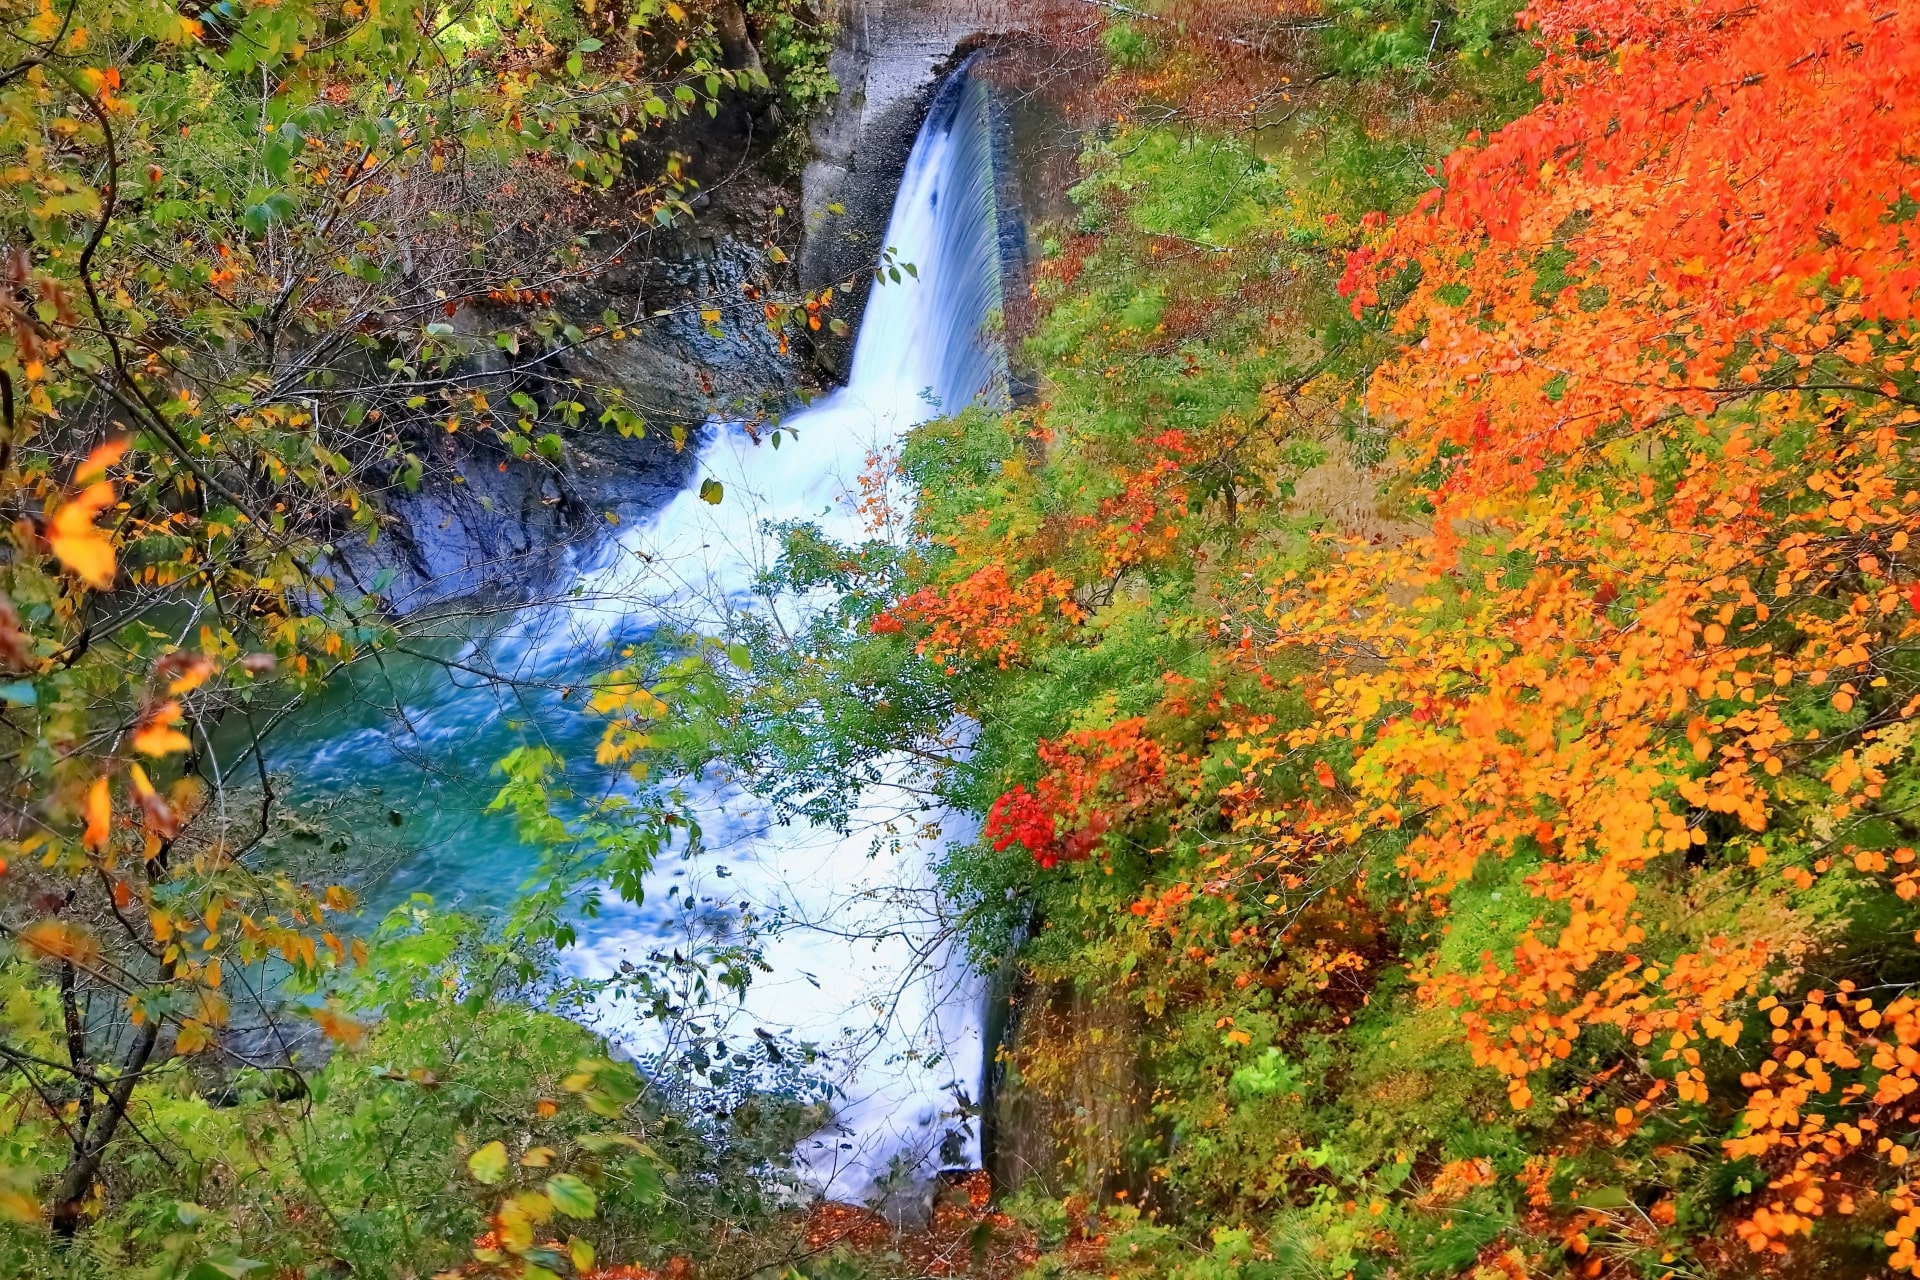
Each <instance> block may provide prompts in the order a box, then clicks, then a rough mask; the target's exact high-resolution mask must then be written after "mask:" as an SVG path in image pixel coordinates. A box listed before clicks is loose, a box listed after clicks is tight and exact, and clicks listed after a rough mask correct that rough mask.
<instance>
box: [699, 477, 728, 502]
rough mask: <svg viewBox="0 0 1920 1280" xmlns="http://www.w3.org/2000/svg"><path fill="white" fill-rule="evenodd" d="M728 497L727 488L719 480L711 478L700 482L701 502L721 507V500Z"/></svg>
mask: <svg viewBox="0 0 1920 1280" xmlns="http://www.w3.org/2000/svg"><path fill="white" fill-rule="evenodd" d="M726 496H727V490H726V487H725V486H724V485H722V484H721V483H720V482H719V481H718V480H715V479H712V478H711V477H709V478H708V479H705V480H702V481H701V482H700V501H702V502H706V503H711V504H712V505H714V506H716V507H717V506H719V505H720V500H721V499H722V498H724V497H726Z"/></svg>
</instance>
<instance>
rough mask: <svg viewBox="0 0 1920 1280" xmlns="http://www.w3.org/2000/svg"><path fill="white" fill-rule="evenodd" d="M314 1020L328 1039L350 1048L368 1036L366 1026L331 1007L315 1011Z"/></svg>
mask: <svg viewBox="0 0 1920 1280" xmlns="http://www.w3.org/2000/svg"><path fill="white" fill-rule="evenodd" d="M313 1020H314V1022H315V1023H317V1024H319V1027H320V1030H321V1032H322V1033H323V1034H325V1036H326V1037H327V1039H329V1040H331V1041H333V1042H334V1043H335V1044H343V1045H346V1046H347V1047H348V1048H352V1047H353V1046H355V1045H357V1044H359V1043H360V1042H361V1041H362V1040H364V1039H366V1036H367V1028H366V1024H364V1023H360V1022H355V1021H354V1020H353V1019H352V1018H349V1017H347V1016H346V1015H345V1014H344V1013H341V1012H340V1011H339V1010H338V1009H335V1008H333V1007H332V1006H330V1005H329V1006H325V1007H322V1008H319V1009H315V1010H313Z"/></svg>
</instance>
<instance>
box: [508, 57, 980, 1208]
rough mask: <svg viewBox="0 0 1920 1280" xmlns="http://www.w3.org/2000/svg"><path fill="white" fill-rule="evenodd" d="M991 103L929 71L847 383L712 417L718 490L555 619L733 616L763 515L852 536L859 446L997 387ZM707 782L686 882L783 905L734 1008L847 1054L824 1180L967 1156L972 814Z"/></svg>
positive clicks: (534, 633)
mask: <svg viewBox="0 0 1920 1280" xmlns="http://www.w3.org/2000/svg"><path fill="white" fill-rule="evenodd" d="M989 107H990V104H989V101H988V98H987V94H986V90H985V89H984V87H983V86H982V85H980V84H979V83H977V82H975V81H973V80H972V79H971V78H970V77H968V76H967V74H966V73H965V71H964V70H962V71H961V72H958V73H956V74H955V75H954V76H953V77H952V78H950V79H949V81H948V82H947V83H946V84H945V86H943V88H942V90H941V92H940V93H939V95H938V97H937V99H936V101H935V103H934V105H933V108H932V110H931V112H930V114H929V117H928V120H927V122H926V124H925V126H924V127H923V128H922V130H921V133H920V136H919V138H918V140H917V141H916V143H915V145H914V148H913V152H912V155H911V157H910V159H909V160H908V162H907V168H906V172H905V176H904V177H903V179H902V182H901V186H900V192H899V195H898V197H897V199H896V201H895V204H894V209H893V213H892V217H891V220H890V222H889V225H888V228H887V247H888V249H889V250H890V251H891V259H892V261H893V262H894V263H896V264H900V265H902V266H903V267H904V265H905V264H911V265H912V267H913V271H912V272H907V271H905V270H904V269H903V270H902V271H901V273H900V274H901V278H900V279H899V280H898V281H895V280H893V279H892V278H891V273H888V275H887V277H886V278H883V279H881V280H880V281H879V282H878V283H876V285H875V286H874V288H873V291H872V295H871V298H870V300H869V302H868V304H867V310H866V315H865V318H864V320H863V322H862V324H861V327H860V331H859V334H858V337H857V340H856V343H855V348H854V355H853V361H852V365H851V376H850V378H849V380H848V383H847V385H846V387H845V388H843V389H841V390H839V391H836V392H834V393H833V394H831V395H829V396H826V397H824V398H822V399H821V400H819V401H817V402H815V403H814V404H813V405H812V406H810V407H809V408H808V409H806V410H805V411H804V412H801V413H799V414H796V415H794V416H792V417H791V418H789V419H788V420H787V421H786V422H785V423H783V424H782V434H783V436H786V437H788V438H787V439H786V442H785V444H784V446H783V447H782V448H780V449H778V450H776V449H774V448H772V447H770V445H769V444H768V443H767V442H766V441H765V440H761V441H759V442H755V441H754V440H752V439H750V438H749V437H748V435H747V434H746V433H745V432H744V431H742V430H740V429H738V428H737V427H727V428H724V429H720V430H719V431H717V433H716V435H715V437H714V438H713V439H712V440H711V441H710V442H709V443H708V444H707V445H706V446H705V447H704V449H703V451H702V455H701V468H702V471H703V472H704V473H705V476H706V477H708V478H712V479H716V480H719V481H720V482H721V483H722V485H723V486H724V492H725V498H724V501H723V502H722V503H720V504H719V505H717V506H715V505H712V504H709V503H707V502H704V501H702V500H701V499H700V498H699V496H698V494H697V492H696V491H689V492H685V493H682V494H681V495H679V497H678V498H676V499H675V500H674V501H673V502H672V503H671V504H669V505H668V506H667V507H666V508H665V509H664V510H663V511H661V513H660V514H659V516H658V517H657V518H656V519H654V520H653V521H651V522H649V523H648V524H647V525H645V526H643V527H642V528H640V529H639V530H637V531H635V532H633V533H631V534H629V535H628V536H626V537H624V538H623V539H622V549H623V551H624V554H623V555H621V556H618V557H616V558H615V559H614V560H613V561H612V562H609V563H607V564H605V565H604V566H603V567H602V568H600V569H599V570H597V571H596V572H595V573H594V574H592V575H589V581H587V582H586V583H585V584H584V585H585V587H586V590H585V592H584V595H585V596H586V597H588V598H590V599H592V600H595V601H598V602H601V603H600V604H598V605H597V606H596V607H595V608H594V609H593V610H592V611H591V614H590V616H595V617H597V619H598V625H597V626H595V625H592V624H589V627H588V630H589V632H594V631H599V632H600V635H599V636H595V635H592V634H588V635H584V636H583V635H582V634H580V631H579V628H580V626H581V625H582V617H581V616H580V615H579V614H578V613H576V612H569V614H568V616H566V617H565V618H564V620H562V619H557V618H550V619H548V625H550V624H551V623H552V622H561V623H562V625H564V626H565V628H566V630H567V635H566V636H565V640H566V642H567V643H569V644H577V643H579V642H580V641H582V640H588V641H591V640H594V639H596V638H603V637H604V635H605V634H606V631H605V630H602V628H606V629H612V628H618V627H621V626H631V625H632V623H633V622H634V621H635V619H634V618H633V616H632V614H631V613H630V612H628V611H627V609H625V608H622V607H620V606H619V605H618V604H617V603H616V602H621V601H631V600H632V599H634V597H635V594H636V591H638V592H640V593H642V594H647V593H649V592H650V593H651V594H652V596H653V598H654V599H655V601H656V603H657V607H658V609H659V616H660V617H663V618H664V617H668V616H671V617H673V618H674V620H675V621H676V622H678V623H680V624H681V625H686V624H688V623H692V624H695V625H699V626H703V627H708V628H712V627H720V626H724V624H725V615H726V614H727V613H728V612H729V611H731V610H733V609H737V608H751V607H755V602H754V591H753V588H754V582H755V577H756V575H757V574H758V573H759V572H760V570H762V569H763V568H764V567H766V566H767V565H768V564H769V563H770V562H771V560H772V558H773V557H774V556H775V555H776V554H777V550H778V547H777V543H776V542H775V540H774V539H772V538H771V537H769V536H768V534H767V533H766V531H765V526H766V525H767V524H768V523H769V522H774V523H777V522H781V521H790V520H808V521H812V522H814V523H816V524H818V525H820V526H822V528H823V530H824V531H825V532H826V533H827V534H828V535H829V536H837V537H841V538H845V539H849V540H857V539H859V538H861V537H863V536H865V534H866V530H865V529H864V528H863V524H862V517H861V516H860V515H859V513H858V512H857V510H856V504H857V499H858V493H859V489H858V477H859V476H860V474H861V472H862V471H863V470H864V469H865V468H866V466H867V463H868V459H869V457H870V455H871V454H873V453H875V452H878V451H884V450H887V449H890V448H892V447H893V446H895V445H896V444H897V443H898V442H899V440H900V437H901V435H902V434H903V433H904V432H905V431H907V430H908V429H909V428H911V427H913V426H914V425H916V424H917V423H920V422H924V421H926V420H927V419H929V418H932V417H934V416H936V415H938V414H941V413H951V412H956V411H958V410H959V409H961V408H963V407H965V406H967V405H969V404H973V403H977V402H986V403H1004V400H1005V398H1006V395H1007V364H1006V356H1005V351H1004V347H1003V346H1002V345H1001V343H1000V341H999V340H998V338H997V336H996V335H995V334H994V333H993V332H992V328H993V326H992V317H993V314H994V312H995V309H996V308H998V306H999V305H1000V300H1001V279H1000V256H999V255H1000V242H999V226H998V220H997V213H996V207H995V185H994V164H993V135H992V128H991V119H990V110H989ZM636 574H638V575H641V576H642V577H644V579H645V580H646V582H648V583H651V584H652V585H651V587H648V586H646V585H643V584H642V583H641V582H638V581H635V580H634V577H635V575H636ZM663 579H664V580H665V581H667V582H670V583H671V586H670V587H669V588H668V590H667V593H666V595H665V596H662V594H661V586H662V582H663ZM789 603H790V604H791V605H792V607H794V608H798V609H804V608H805V605H804V603H803V602H789ZM776 607H778V606H776ZM530 621H531V620H530ZM540 625H541V624H539V623H535V624H534V626H533V627H532V628H531V629H529V630H527V631H524V632H523V633H522V640H521V643H523V644H525V645H526V647H527V650H528V656H529V657H531V656H534V655H535V654H536V653H537V652H538V651H540V650H545V649H550V648H551V646H552V645H553V644H554V643H555V642H556V641H557V640H559V639H560V638H561V637H559V636H557V635H550V634H542V633H541V631H540V630H539V627H540ZM895 776H897V775H895ZM705 799H706V805H705V808H706V815H705V817H704V818H703V826H704V828H705V831H706V842H707V845H708V847H709V848H713V849H718V850H720V851H721V853H720V855H719V857H720V858H721V860H722V861H724V863H725V865H724V867H715V866H712V865H708V863H709V860H707V859H698V860H694V862H693V863H691V864H686V865H682V866H679V867H677V868H676V869H675V873H676V874H679V875H682V876H683V877H685V879H684V880H683V884H685V885H686V887H688V888H690V889H693V890H695V891H696V892H697V891H698V890H699V888H700V886H701V884H702V883H704V885H705V887H706V888H707V889H709V890H714V891H717V892H719V893H722V894H726V895H730V896H731V897H733V898H734V899H736V900H740V899H744V900H746V901H749V902H752V903H753V904H754V905H755V907H756V908H757V909H758V910H760V911H762V912H770V913H774V914H776V915H777V916H778V917H779V918H781V919H783V920H784V921H786V924H785V926H784V927H783V928H782V929H781V930H780V931H779V932H778V933H777V934H776V936H775V937H774V938H773V939H772V940H771V941H770V943H769V945H768V946H767V949H766V958H767V960H768V961H769V963H770V964H771V966H772V970H773V972H772V973H771V974H770V975H767V976H764V977H762V978H761V979H759V980H758V981H757V982H756V984H755V985H754V987H753V988H752V989H751V991H750V992H749V993H748V995H747V997H746V1000H745V1003H744V1007H743V1008H742V1010H741V1011H740V1014H739V1017H741V1018H744V1019H749V1020H752V1021H754V1022H756V1023H758V1024H760V1025H764V1026H769V1027H777V1028H780V1029H782V1030H785V1031H787V1032H790V1033H791V1034H793V1035H795V1036H796V1037H798V1038H800V1039H804V1040H813V1041H816V1042H818V1043H820V1044H822V1045H823V1046H826V1047H829V1048H830V1049H833V1050H835V1052H833V1053H832V1054H831V1058H832V1060H833V1061H834V1062H835V1064H836V1066H837V1068H838V1069H839V1070H840V1071H841V1072H842V1073H843V1075H842V1078H841V1079H840V1081H839V1085H840V1088H841V1096H840V1097H839V1099H838V1100H837V1102H836V1107H835V1114H836V1123H835V1126H834V1127H833V1128H831V1129H829V1130H828V1131H826V1132H824V1133H822V1134H821V1135H818V1136H817V1137H816V1138H815V1139H813V1140H812V1141H811V1142H809V1143H807V1144H805V1145H804V1146H803V1148H802V1150H801V1152H800V1153H799V1154H800V1159H801V1164H802V1168H803V1170H804V1171H805V1173H806V1174H807V1175H808V1177H809V1180H810V1181H812V1182H813V1183H814V1184H815V1185H816V1186H818V1187H819V1188H821V1189H822V1190H823V1191H824V1192H826V1193H827V1194H828V1195H830V1196H834V1197H838V1198H849V1199H865V1198H869V1197H870V1196H871V1195H873V1194H874V1192H875V1191H876V1188H879V1187H881V1186H882V1185H883V1184H884V1185H896V1184H897V1180H900V1179H901V1178H902V1176H903V1175H904V1177H905V1180H906V1181H908V1182H912V1181H913V1180H914V1179H915V1177H916V1175H919V1176H921V1177H924V1175H926V1174H928V1173H930V1172H932V1170H933V1168H934V1167H935V1166H936V1165H941V1164H948V1163H953V1162H956V1161H957V1162H961V1163H965V1162H971V1161H975V1160H977V1159H978V1150H979V1148H978V1133H977V1126H975V1125H974V1124H972V1123H971V1122H970V1120H969V1119H968V1118H967V1117H966V1115H965V1114H964V1107H965V1105H966V1104H968V1103H970V1102H974V1101H977V1100H978V1098H979V1096H980V1086H981V1075H982V1070H983V1041H982V1028H981V1018H980V1015H981V1001H982V996H983V993H982V989H981V986H980V984H979V982H978V980H977V979H976V978H975V977H974V976H973V975H972V974H971V973H970V972H969V971H968V969H967V968H966V966H965V964H964V961H963V960H962V959H961V958H959V957H958V956H956V955H953V954H950V951H951V946H950V944H949V942H948V941H947V939H946V935H945V934H944V933H943V931H942V929H941V921H940V910H939V905H938V902H937V900H936V896H935V894H934V890H933V887H932V880H931V875H930V872H929V864H930V861H931V859H932V858H933V857H934V856H935V855H936V854H937V851H938V846H939V844H940V842H942V841H945V840H952V839H955V838H968V837H970V836H971V834H972V832H971V830H970V829H968V828H967V826H966V824H967V822H968V821H969V820H968V819H966V818H964V817H963V816H960V815H954V814H931V815H930V814H927V813H924V812H921V811H919V809H918V801H913V800H910V801H908V802H907V803H904V804H902V803H897V802H895V801H894V799H893V797H892V796H891V795H889V794H887V789H886V788H885V787H882V788H879V789H876V792H875V793H870V794H869V795H868V796H867V797H865V798H864V799H863V802H862V803H861V805H860V806H859V810H858V812H857V814H856V817H855V823H854V831H853V834H852V835H851V836H840V835H836V834H835V833H834V832H832V831H829V830H825V829H821V828H812V827H806V826H798V825H796V826H791V827H782V826H779V825H776V824H775V823H773V822H772V821H771V819H770V816H769V814H768V813H767V811H766V810H765V808H764V807H763V806H761V805H759V804H758V803H756V802H753V801H752V800H751V799H750V798H748V797H745V796H743V795H742V794H740V793H738V792H731V791H730V792H725V793H714V794H710V795H709V796H707V797H705ZM930 819H931V820H932V828H937V829H938V831H939V834H938V835H931V834H930V831H931V829H932V828H930V826H929V823H930ZM715 874H721V875H724V876H725V877H726V878H725V880H724V881H719V882H716V881H715V880H714V879H713V878H712V877H713V876H714V875H715ZM649 914H650V913H649V912H648V911H647V909H645V908H642V909H639V910H637V911H635V910H626V911H623V910H614V911H612V912H610V913H609V914H608V915H607V916H605V917H603V918H602V920H601V921H600V922H598V923H597V924H596V925H595V926H594V928H593V931H592V934H591V936H589V937H588V939H587V940H586V942H585V943H584V944H583V945H581V946H580V947H578V948H577V949H576V951H575V952H574V955H575V963H576V964H577V965H579V967H580V969H581V971H582V972H583V974H585V975H586V976H603V975H605V974H608V973H611V972H612V970H613V969H614V967H615V966H617V965H618V963H619V961H620V960H621V958H622V956H623V953H625V952H628V951H638V952H641V953H644V952H646V951H649V950H652V949H653V948H655V947H656V946H658V945H659V943H660V941H661V940H662V937H661V933H660V931H659V928H658V927H657V924H656V922H655V921H654V920H652V919H649V918H648V916H649Z"/></svg>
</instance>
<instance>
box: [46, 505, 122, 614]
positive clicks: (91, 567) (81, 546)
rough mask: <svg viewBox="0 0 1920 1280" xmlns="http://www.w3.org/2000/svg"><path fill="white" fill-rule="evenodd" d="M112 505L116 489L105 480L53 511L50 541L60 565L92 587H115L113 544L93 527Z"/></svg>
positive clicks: (48, 535)
mask: <svg viewBox="0 0 1920 1280" xmlns="http://www.w3.org/2000/svg"><path fill="white" fill-rule="evenodd" d="M112 505H113V486H112V485H110V484H108V483H107V482H106V481H104V480H102V481H101V482H99V483H98V484H95V485H93V486H91V487H89V488H88V489H87V490H86V491H85V492H83V493H81V494H80V495H79V496H78V497H76V498H74V499H73V500H72V501H70V502H65V503H62V504H61V505H60V507H59V508H58V509H57V510H55V511H54V513H53V518H52V520H51V522H50V524H49V527H48V533H47V541H48V542H49V543H50V544H52V546H53V554H54V555H56V556H58V557H59V558H60V563H61V564H64V565H65V566H66V567H67V568H69V569H71V570H72V571H73V572H74V574H75V575H76V576H78V577H79V578H80V580H81V581H82V582H85V583H86V584H87V585H88V586H90V587H96V588H99V589H101V590H105V589H106V588H107V587H110V586H112V585H113V543H112V542H111V541H110V540H109V539H108V538H107V535H106V534H105V533H103V532H101V530H99V529H98V528H96V527H95V526H94V523H93V522H94V520H95V519H97V518H98V517H99V515H100V513H101V512H102V511H105V510H106V509H107V508H108V507H110V506H112Z"/></svg>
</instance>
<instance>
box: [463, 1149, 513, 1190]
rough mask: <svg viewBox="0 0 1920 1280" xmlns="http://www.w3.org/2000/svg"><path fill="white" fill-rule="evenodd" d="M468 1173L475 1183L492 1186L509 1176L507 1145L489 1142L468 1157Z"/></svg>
mask: <svg viewBox="0 0 1920 1280" xmlns="http://www.w3.org/2000/svg"><path fill="white" fill-rule="evenodd" d="M467 1172H468V1173H470V1174H472V1175H473V1180H474V1181H475V1182H480V1183H484V1184H486V1185H487V1186H492V1185H493V1184H494V1183H496V1182H498V1181H500V1179H502V1178H504V1177H506V1176H507V1144H506V1143H504V1142H489V1143H488V1144H487V1145H486V1146H484V1147H482V1148H480V1149H479V1150H478V1151H476V1152H474V1153H473V1154H472V1155H470V1156H468V1157H467Z"/></svg>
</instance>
